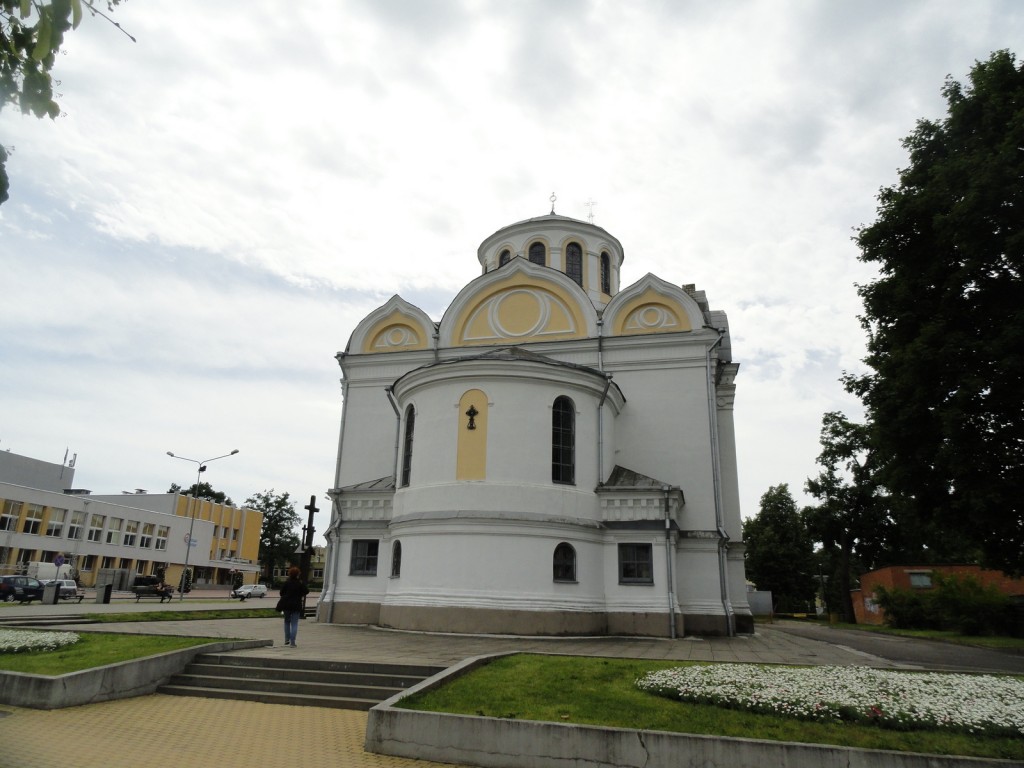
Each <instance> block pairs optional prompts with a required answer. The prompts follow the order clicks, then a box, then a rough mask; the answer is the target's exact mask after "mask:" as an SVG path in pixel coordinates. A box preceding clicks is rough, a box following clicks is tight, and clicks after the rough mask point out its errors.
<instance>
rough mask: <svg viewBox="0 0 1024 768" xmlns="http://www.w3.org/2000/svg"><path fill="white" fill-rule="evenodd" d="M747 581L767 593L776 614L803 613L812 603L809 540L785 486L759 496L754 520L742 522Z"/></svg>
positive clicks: (812, 584) (811, 558) (812, 555)
mask: <svg viewBox="0 0 1024 768" xmlns="http://www.w3.org/2000/svg"><path fill="white" fill-rule="evenodd" d="M743 541H744V543H745V544H746V570H747V578H748V579H750V580H751V581H753V582H754V583H755V584H756V585H757V588H758V589H766V590H771V593H772V601H773V602H774V604H775V608H776V610H779V611H783V612H793V611H806V610H808V609H809V608H810V606H811V605H812V602H813V599H814V581H813V557H814V552H813V548H812V546H811V540H810V538H809V537H808V536H807V532H806V531H805V530H804V525H803V521H801V519H800V513H799V512H798V511H797V506H796V501H794V500H793V496H792V495H791V494H790V492H789V486H788V485H787V484H786V483H783V484H782V485H775V486H772V487H771V488H769V489H768V490H767V491H766V492H765V494H764V495H763V496H761V508H760V510H759V511H758V513H757V516H756V517H752V518H749V519H747V520H744V521H743Z"/></svg>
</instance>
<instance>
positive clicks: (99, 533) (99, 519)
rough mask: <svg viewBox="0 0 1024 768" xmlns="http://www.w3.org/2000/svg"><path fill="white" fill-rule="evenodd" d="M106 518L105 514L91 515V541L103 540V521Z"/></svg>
mask: <svg viewBox="0 0 1024 768" xmlns="http://www.w3.org/2000/svg"><path fill="white" fill-rule="evenodd" d="M105 521H106V518H105V517H104V516H103V515H90V516H89V541H102V540H103V523H104V522H105Z"/></svg>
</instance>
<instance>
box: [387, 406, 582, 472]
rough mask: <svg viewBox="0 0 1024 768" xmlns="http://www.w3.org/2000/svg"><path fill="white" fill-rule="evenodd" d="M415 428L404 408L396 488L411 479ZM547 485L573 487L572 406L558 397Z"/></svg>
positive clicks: (413, 419) (408, 410) (409, 410)
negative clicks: (400, 459)
mask: <svg viewBox="0 0 1024 768" xmlns="http://www.w3.org/2000/svg"><path fill="white" fill-rule="evenodd" d="M415 429H416V409H415V408H414V407H413V406H412V405H410V406H408V407H407V408H406V409H405V441H404V445H403V451H402V470H401V472H402V474H401V480H400V487H402V488H407V487H408V486H409V482H410V480H411V478H412V451H413V442H414V439H415ZM551 482H553V483H558V484H560V485H575V484H576V405H575V404H574V403H573V401H572V400H571V399H569V398H568V397H565V396H564V395H561V396H559V397H556V398H555V402H554V404H553V405H552V407H551Z"/></svg>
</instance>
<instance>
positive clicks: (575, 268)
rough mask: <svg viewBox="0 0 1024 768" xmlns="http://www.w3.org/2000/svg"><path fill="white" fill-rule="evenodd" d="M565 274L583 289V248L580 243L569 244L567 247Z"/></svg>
mask: <svg viewBox="0 0 1024 768" xmlns="http://www.w3.org/2000/svg"><path fill="white" fill-rule="evenodd" d="M565 274H567V275H568V276H569V278H570V279H571V280H572V281H573V282H575V283H576V285H578V286H580V287H581V288H582V287H583V248H581V247H580V244H579V243H569V244H568V245H567V246H565Z"/></svg>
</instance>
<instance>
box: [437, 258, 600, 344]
mask: <svg viewBox="0 0 1024 768" xmlns="http://www.w3.org/2000/svg"><path fill="white" fill-rule="evenodd" d="M439 334H440V345H441V346H442V347H464V346H482V345H488V344H508V343H509V342H513V343H515V344H527V343H530V342H538V341H564V340H565V339H580V338H588V337H592V336H596V335H597V312H596V310H595V309H594V305H593V304H592V303H591V301H590V299H589V298H587V295H586V293H585V292H584V291H583V289H582V288H580V286H578V285H577V284H576V283H575V282H573V281H572V280H571V279H569V278H568V277H566V276H565V275H564V274H562V273H561V272H559V271H557V270H554V269H551V268H548V267H542V266H539V265H537V264H533V263H531V262H530V261H528V260H527V259H512V261H510V262H509V263H508V264H506V265H505V266H504V267H503V268H502V269H501V270H498V271H493V272H488V273H487V274H485V275H482V276H481V277H478V278H477V279H476V280H474V281H473V282H472V283H470V284H469V285H467V286H466V287H465V288H463V289H462V291H461V292H460V293H459V295H458V296H456V297H455V300H454V301H453V302H452V303H451V305H450V306H449V307H448V310H447V311H446V312H445V313H444V317H442V318H441V324H440V328H439Z"/></svg>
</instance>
